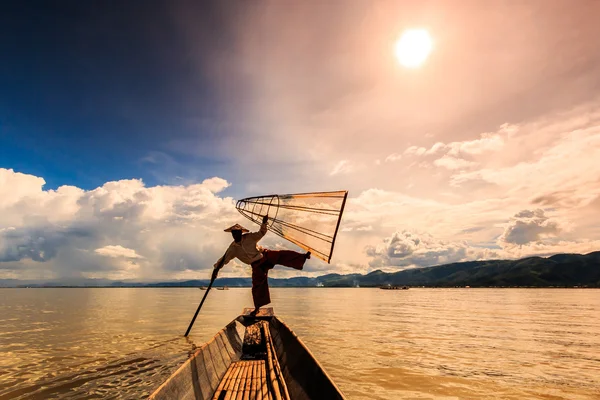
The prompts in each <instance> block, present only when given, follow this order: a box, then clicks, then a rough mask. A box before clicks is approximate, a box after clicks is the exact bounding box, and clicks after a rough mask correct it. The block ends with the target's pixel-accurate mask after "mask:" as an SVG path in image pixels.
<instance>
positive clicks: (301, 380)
mask: <svg viewBox="0 0 600 400" xmlns="http://www.w3.org/2000/svg"><path fill="white" fill-rule="evenodd" d="M250 311H252V309H250V308H247V309H245V310H244V313H243V314H242V315H240V316H239V317H237V318H236V319H234V320H233V321H231V322H230V323H229V324H227V326H225V328H223V329H222V330H221V331H219V332H218V333H217V334H216V335H215V336H214V337H213V338H212V339H211V340H210V341H208V342H207V343H205V344H204V345H202V346H201V347H200V348H199V349H198V350H196V352H195V353H194V354H193V356H191V357H190V359H189V360H187V361H186V362H185V363H184V364H183V365H182V366H181V367H180V368H179V369H178V370H177V371H176V372H175V373H174V374H173V375H171V376H170V377H169V378H168V379H167V380H166V381H165V382H164V383H163V384H162V385H161V386H160V387H159V388H158V389H157V390H156V391H155V392H154V393H153V394H152V395H151V396H150V399H155V400H163V399H200V400H208V399H213V400H225V399H252V400H317V399H330V400H336V399H344V395H343V394H342V393H341V392H340V390H339V389H338V387H337V386H336V385H335V383H333V381H332V380H331V378H330V377H329V376H328V375H327V373H326V372H325V371H324V370H323V367H321V365H320V364H319V362H318V361H317V360H316V359H315V358H314V356H313V355H312V354H311V352H310V350H308V348H307V347H306V346H305V345H304V343H302V341H301V340H300V339H299V338H298V336H296V335H295V334H294V332H292V330H291V329H290V328H289V327H288V326H287V325H286V324H285V323H284V322H283V321H281V320H280V319H279V318H277V317H276V316H275V315H274V313H273V309H272V308H265V309H261V310H260V312H259V313H258V315H257V316H256V317H251V316H250V315H249V314H250Z"/></svg>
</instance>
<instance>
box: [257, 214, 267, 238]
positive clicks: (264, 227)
mask: <svg viewBox="0 0 600 400" xmlns="http://www.w3.org/2000/svg"><path fill="white" fill-rule="evenodd" d="M268 223H269V216H268V215H265V216H264V217H263V219H262V225H261V226H260V230H259V231H258V232H256V233H255V235H256V240H257V241H258V240H259V239H262V237H263V236H265V235H266V234H267V230H268Z"/></svg>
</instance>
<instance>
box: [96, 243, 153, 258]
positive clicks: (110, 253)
mask: <svg viewBox="0 0 600 400" xmlns="http://www.w3.org/2000/svg"><path fill="white" fill-rule="evenodd" d="M94 251H95V252H96V253H98V254H100V255H102V256H105V257H113V258H121V257H122V258H144V257H142V256H140V255H139V254H138V253H136V252H135V250H133V249H128V248H126V247H123V246H120V245H116V246H113V245H108V246H104V247H101V248H99V249H96V250H94Z"/></svg>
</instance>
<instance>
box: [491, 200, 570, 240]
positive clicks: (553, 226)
mask: <svg viewBox="0 0 600 400" xmlns="http://www.w3.org/2000/svg"><path fill="white" fill-rule="evenodd" d="M560 231H561V228H560V226H559V223H558V222H557V221H554V220H552V219H551V218H549V217H548V216H546V215H545V213H544V210H542V209H539V208H538V209H536V210H523V211H520V212H518V213H517V214H515V216H514V217H512V218H511V219H510V222H509V223H508V225H507V226H506V228H505V230H504V233H503V234H502V236H501V237H500V239H499V242H500V243H502V244H504V245H525V244H528V243H531V242H537V241H540V240H542V239H544V238H548V237H556V236H557V235H558V233H559V232H560Z"/></svg>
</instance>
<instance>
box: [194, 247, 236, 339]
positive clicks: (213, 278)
mask: <svg viewBox="0 0 600 400" xmlns="http://www.w3.org/2000/svg"><path fill="white" fill-rule="evenodd" d="M226 255H227V252H225V254H223V258H221V261H220V262H219V267H218V268H215V270H214V271H213V273H212V277H211V278H210V283H209V284H208V287H207V288H206V292H205V293H204V297H202V301H201V302H200V305H199V306H198V309H197V310H196V314H194V318H192V322H190V326H188V328H187V331H185V335H183V336H184V337H187V335H189V333H190V331H191V330H192V326H193V325H194V322H195V321H196V317H197V316H198V313H199V312H200V309H201V308H202V304H204V300H206V296H208V292H209V291H210V288H211V287H212V285H213V282H214V281H215V279H217V275H218V274H219V269H221V267H222V266H223V261H225V256H226Z"/></svg>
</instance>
